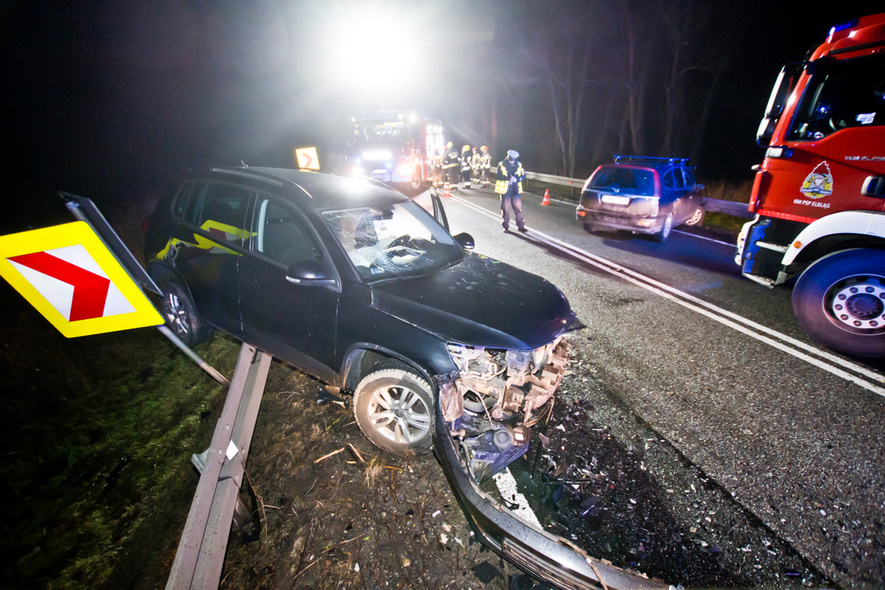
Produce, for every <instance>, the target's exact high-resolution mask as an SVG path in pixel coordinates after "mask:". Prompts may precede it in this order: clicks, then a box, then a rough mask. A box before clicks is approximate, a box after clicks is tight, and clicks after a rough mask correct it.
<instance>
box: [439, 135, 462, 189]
mask: <svg viewBox="0 0 885 590" xmlns="http://www.w3.org/2000/svg"><path fill="white" fill-rule="evenodd" d="M459 166H460V160H459V157H458V150H457V149H455V146H454V145H453V144H452V142H451V141H450V142H449V143H447V144H446V149H445V151H443V157H442V168H443V180H444V181H445V182H447V183H448V184H450V185H451V186H453V187H456V188H457V186H458V173H459V170H460V168H459Z"/></svg>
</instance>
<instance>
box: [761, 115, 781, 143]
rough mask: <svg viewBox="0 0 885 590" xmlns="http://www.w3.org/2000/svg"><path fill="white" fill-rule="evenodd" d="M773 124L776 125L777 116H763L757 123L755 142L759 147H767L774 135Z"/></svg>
mask: <svg viewBox="0 0 885 590" xmlns="http://www.w3.org/2000/svg"><path fill="white" fill-rule="evenodd" d="M775 125H777V118H775V117H765V118H763V119H762V121H761V122H760V123H759V129H757V130H756V144H757V145H758V146H759V147H768V144H769V143H770V142H771V138H772V136H773V135H774V126H775Z"/></svg>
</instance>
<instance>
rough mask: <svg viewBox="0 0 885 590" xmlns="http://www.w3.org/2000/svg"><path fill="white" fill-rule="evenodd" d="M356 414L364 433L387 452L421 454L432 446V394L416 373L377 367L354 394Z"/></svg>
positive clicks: (354, 410) (358, 386)
mask: <svg viewBox="0 0 885 590" xmlns="http://www.w3.org/2000/svg"><path fill="white" fill-rule="evenodd" d="M353 414H354V417H355V418H356V422H357V424H358V425H359V427H360V430H362V431H363V434H365V435H366V437H367V438H368V439H369V440H370V441H372V442H373V443H374V444H375V445H377V446H378V447H380V448H382V449H384V450H385V451H390V452H392V453H398V454H405V455H409V454H419V453H423V452H426V451H428V450H429V449H430V448H431V446H432V445H433V395H432V393H431V388H430V385H429V384H428V383H427V381H425V380H424V379H423V378H421V377H419V376H418V375H416V374H415V373H413V372H411V371H409V370H405V369H399V368H386V369H378V370H375V371H373V372H371V373H369V374H368V375H366V376H365V377H364V378H363V380H362V381H360V383H359V385H357V388H356V391H354V393H353Z"/></svg>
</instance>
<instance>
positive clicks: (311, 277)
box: [286, 260, 335, 287]
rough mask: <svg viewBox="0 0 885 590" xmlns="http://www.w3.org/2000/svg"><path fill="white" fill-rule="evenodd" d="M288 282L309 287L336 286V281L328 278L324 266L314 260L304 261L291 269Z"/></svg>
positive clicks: (288, 273)
mask: <svg viewBox="0 0 885 590" xmlns="http://www.w3.org/2000/svg"><path fill="white" fill-rule="evenodd" d="M286 280H287V281H289V282H290V283H292V284H295V285H303V286H307V287H313V286H317V287H319V286H326V287H329V286H334V285H335V280H334V279H330V278H328V277H327V276H326V269H324V268H323V265H322V264H320V263H319V262H316V261H314V260H302V261H301V262H296V263H295V264H293V265H292V266H290V267H289V270H288V271H287V272H286Z"/></svg>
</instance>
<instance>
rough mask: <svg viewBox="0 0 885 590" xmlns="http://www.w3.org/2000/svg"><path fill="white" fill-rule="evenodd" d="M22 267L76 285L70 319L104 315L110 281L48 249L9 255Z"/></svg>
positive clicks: (86, 318)
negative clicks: (47, 251)
mask: <svg viewBox="0 0 885 590" xmlns="http://www.w3.org/2000/svg"><path fill="white" fill-rule="evenodd" d="M9 260H11V261H13V262H17V263H18V264H21V265H22V266H27V267H28V268H32V269H34V270H36V271H37V272H41V273H43V274H45V275H47V276H50V277H53V278H55V279H58V280H59V281H62V282H64V283H67V284H69V285H73V287H74V296H73V300H72V301H71V317H70V318H69V321H71V322H76V321H78V320H88V319H92V318H100V317H102V315H104V306H105V300H106V299H107V297H108V289H109V288H110V285H111V281H110V279H106V278H105V277H102V276H99V275H97V274H95V273H94V272H90V271H88V270H86V269H85V268H81V267H79V266H76V265H74V264H71V263H70V262H67V261H65V260H62V259H61V258H56V257H55V256H52V255H51V254H47V253H46V252H34V253H32V254H23V255H21V256H15V257H12V258H9Z"/></svg>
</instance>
